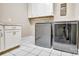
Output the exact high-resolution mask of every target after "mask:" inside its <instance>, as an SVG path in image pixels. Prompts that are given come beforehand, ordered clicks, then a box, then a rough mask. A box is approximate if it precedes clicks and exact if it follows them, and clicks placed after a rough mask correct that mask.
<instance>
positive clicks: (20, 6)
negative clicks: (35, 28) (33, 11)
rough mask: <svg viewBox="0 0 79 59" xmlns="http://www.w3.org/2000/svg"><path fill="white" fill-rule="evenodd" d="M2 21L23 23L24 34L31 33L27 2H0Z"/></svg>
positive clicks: (0, 19)
mask: <svg viewBox="0 0 79 59" xmlns="http://www.w3.org/2000/svg"><path fill="white" fill-rule="evenodd" d="M0 12H1V13H0V22H1V23H4V24H20V25H22V36H23V37H24V36H28V35H31V25H30V24H29V21H28V18H27V4H24V3H2V4H0Z"/></svg>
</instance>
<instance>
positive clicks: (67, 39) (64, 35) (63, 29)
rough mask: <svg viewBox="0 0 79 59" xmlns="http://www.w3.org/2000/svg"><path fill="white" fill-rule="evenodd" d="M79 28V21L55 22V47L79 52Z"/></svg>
mask: <svg viewBox="0 0 79 59" xmlns="http://www.w3.org/2000/svg"><path fill="white" fill-rule="evenodd" d="M77 30H78V22H57V23H54V41H53V48H54V49H58V50H62V51H66V52H70V53H78V47H77V35H78V34H77V33H78V32H77Z"/></svg>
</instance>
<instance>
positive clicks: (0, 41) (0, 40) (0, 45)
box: [0, 26, 4, 51]
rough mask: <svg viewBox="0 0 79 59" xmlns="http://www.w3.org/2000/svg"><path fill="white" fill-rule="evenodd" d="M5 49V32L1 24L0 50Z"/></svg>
mask: <svg viewBox="0 0 79 59" xmlns="http://www.w3.org/2000/svg"><path fill="white" fill-rule="evenodd" d="M3 49H4V32H3V26H0V51H2V50H3Z"/></svg>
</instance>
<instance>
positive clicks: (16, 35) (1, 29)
mask: <svg viewBox="0 0 79 59" xmlns="http://www.w3.org/2000/svg"><path fill="white" fill-rule="evenodd" d="M20 40H21V26H13V25H12V26H6V25H4V26H3V25H0V52H3V51H5V50H8V49H10V48H13V47H16V46H18V45H20Z"/></svg>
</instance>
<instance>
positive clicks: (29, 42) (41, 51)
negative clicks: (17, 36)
mask: <svg viewBox="0 0 79 59" xmlns="http://www.w3.org/2000/svg"><path fill="white" fill-rule="evenodd" d="M1 56H79V54H78V55H76V54H71V53H66V52H61V51H58V50H54V49H53V48H44V47H39V46H36V45H35V40H34V37H33V36H29V37H25V38H23V39H22V41H21V46H20V47H19V48H17V49H14V50H12V51H10V52H8V53H5V54H3V55H1Z"/></svg>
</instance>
